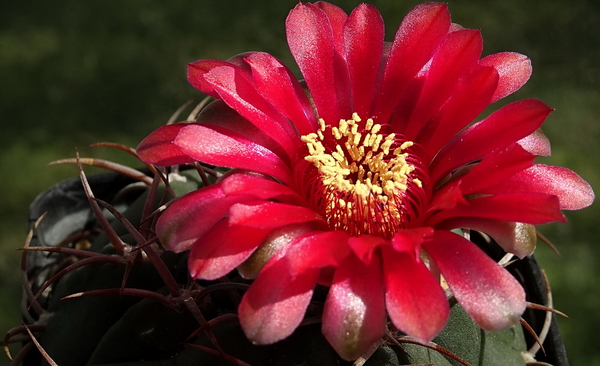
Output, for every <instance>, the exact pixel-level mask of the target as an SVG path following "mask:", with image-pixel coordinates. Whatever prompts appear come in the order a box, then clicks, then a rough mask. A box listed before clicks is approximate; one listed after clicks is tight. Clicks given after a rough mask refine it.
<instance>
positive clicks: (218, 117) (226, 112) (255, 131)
mask: <svg viewBox="0 0 600 366" xmlns="http://www.w3.org/2000/svg"><path fill="white" fill-rule="evenodd" d="M196 122H198V123H200V124H202V125H210V126H218V127H221V128H225V129H227V130H229V131H232V132H233V133H235V134H239V135H240V136H242V137H244V138H246V139H248V140H250V141H252V142H254V143H255V144H257V145H261V146H264V147H266V148H267V149H268V150H271V151H272V152H274V153H275V154H276V155H277V156H279V157H280V158H281V159H283V160H284V161H286V162H287V161H288V160H289V159H288V157H287V152H286V151H285V150H284V149H283V147H281V145H279V143H277V142H275V141H274V140H273V139H272V138H271V137H269V136H268V135H267V134H265V132H264V131H262V130H260V129H259V128H258V127H256V126H255V125H253V124H252V123H251V122H250V121H248V120H247V119H245V118H244V117H242V116H240V114H239V113H238V112H236V111H235V110H233V109H232V108H231V107H229V106H228V105H227V104H225V102H224V101H222V100H215V101H214V102H212V103H210V104H209V105H207V106H206V108H204V109H202V112H200V115H198V118H196Z"/></svg>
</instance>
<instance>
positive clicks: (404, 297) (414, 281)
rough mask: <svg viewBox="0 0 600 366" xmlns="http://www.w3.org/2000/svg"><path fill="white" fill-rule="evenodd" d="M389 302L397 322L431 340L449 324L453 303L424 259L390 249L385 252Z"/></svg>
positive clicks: (397, 324)
mask: <svg viewBox="0 0 600 366" xmlns="http://www.w3.org/2000/svg"><path fill="white" fill-rule="evenodd" d="M382 257H383V275H384V278H385V301H386V307H387V311H388V314H389V315H390V318H391V319H392V322H393V323H394V325H395V326H396V327H397V328H398V329H400V330H401V331H403V332H404V333H406V334H408V335H410V336H411V337H414V338H416V339H417V340H419V341H420V342H423V343H427V342H429V341H430V340H431V339H433V338H434V337H435V336H436V334H438V333H439V331H440V330H442V328H443V327H444V325H446V321H447V319H448V315H449V313H450V306H449V305H448V300H447V299H446V295H445V294H444V291H443V290H442V288H441V287H440V284H439V281H438V280H437V279H436V278H435V277H434V276H433V275H432V274H431V272H429V270H428V269H427V267H425V264H423V262H420V261H419V262H417V261H416V260H414V258H411V255H409V254H407V253H398V252H396V251H394V250H392V249H390V248H384V251H383V256H382Z"/></svg>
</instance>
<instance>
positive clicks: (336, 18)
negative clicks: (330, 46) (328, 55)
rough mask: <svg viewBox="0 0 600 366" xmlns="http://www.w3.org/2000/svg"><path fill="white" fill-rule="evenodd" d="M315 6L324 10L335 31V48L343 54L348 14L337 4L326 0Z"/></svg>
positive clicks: (318, 2)
mask: <svg viewBox="0 0 600 366" xmlns="http://www.w3.org/2000/svg"><path fill="white" fill-rule="evenodd" d="M314 6H315V7H317V8H319V9H321V10H323V11H324V12H325V15H327V18H328V19H329V23H330V24H331V30H332V32H333V39H334V42H333V43H334V45H335V49H336V51H337V52H338V53H339V54H342V52H343V48H344V24H345V23H346V20H347V19H348V14H346V12H345V11H344V10H342V8H340V7H338V6H335V5H333V4H331V3H328V2H325V1H317V2H315V3H314Z"/></svg>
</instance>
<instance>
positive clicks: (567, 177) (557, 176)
mask: <svg viewBox="0 0 600 366" xmlns="http://www.w3.org/2000/svg"><path fill="white" fill-rule="evenodd" d="M494 188H495V190H496V191H501V192H541V193H546V194H551V195H555V196H558V199H559V201H560V208H561V210H579V209H582V208H584V207H587V206H589V205H591V204H592V202H594V191H593V190H592V187H591V186H590V185H589V184H588V182H586V181H585V180H583V179H582V178H581V177H580V176H579V175H577V173H575V172H573V171H572V170H569V169H567V168H563V167H559V166H551V165H544V164H535V165H534V166H532V167H531V168H529V169H527V170H524V171H522V172H520V173H519V174H516V175H513V176H512V177H511V178H509V179H507V180H505V181H503V182H501V183H500V184H499V185H498V186H496V187H494Z"/></svg>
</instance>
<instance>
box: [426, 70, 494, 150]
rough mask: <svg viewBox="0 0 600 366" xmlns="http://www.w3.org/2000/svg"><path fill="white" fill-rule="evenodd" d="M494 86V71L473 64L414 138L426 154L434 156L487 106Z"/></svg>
mask: <svg viewBox="0 0 600 366" xmlns="http://www.w3.org/2000/svg"><path fill="white" fill-rule="evenodd" d="M497 85H498V73H497V72H496V70H494V69H493V68H491V67H481V66H476V67H474V68H473V70H472V71H471V72H469V73H468V74H467V75H465V76H464V77H463V78H462V79H461V80H460V82H459V83H458V85H457V86H456V88H455V89H454V91H453V92H452V96H451V97H450V99H449V100H448V101H447V102H446V103H445V104H444V105H443V106H442V108H441V110H440V111H439V113H438V114H437V115H435V116H434V117H433V118H432V120H431V121H429V123H428V124H427V125H426V126H425V128H423V129H422V130H421V132H420V133H419V136H418V137H417V141H419V143H420V144H422V145H423V146H425V147H426V149H427V152H428V153H429V156H431V157H434V156H435V155H436V153H437V152H438V151H439V150H440V149H441V148H442V147H443V146H444V145H445V144H446V143H447V142H448V141H450V139H452V137H454V136H455V135H456V134H457V133H458V132H459V131H461V130H462V129H463V128H464V127H465V126H467V125H468V124H469V123H471V122H472V121H473V120H474V119H475V117H477V116H478V115H479V114H480V113H481V112H482V111H483V110H484V109H485V108H486V107H487V106H488V105H489V103H490V98H491V96H492V94H493V93H494V90H495V89H496V86H497Z"/></svg>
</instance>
